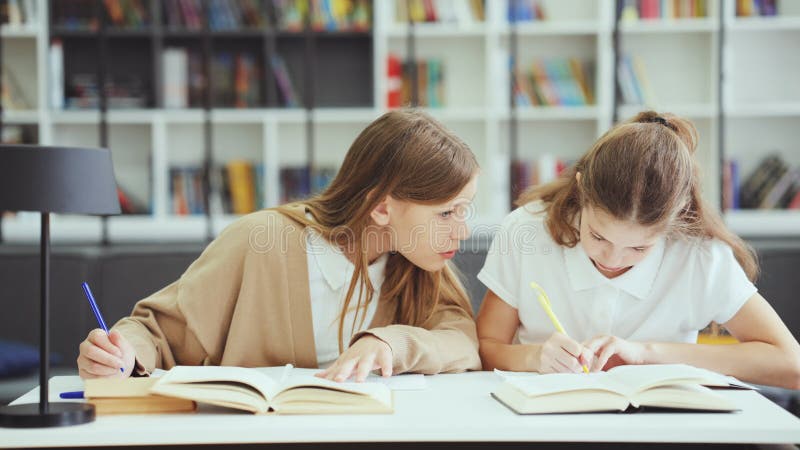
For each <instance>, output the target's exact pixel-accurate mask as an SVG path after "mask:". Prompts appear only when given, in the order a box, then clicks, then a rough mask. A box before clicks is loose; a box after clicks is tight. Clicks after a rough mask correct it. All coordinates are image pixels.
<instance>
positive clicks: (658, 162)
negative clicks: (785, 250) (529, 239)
mask: <svg viewBox="0 0 800 450" xmlns="http://www.w3.org/2000/svg"><path fill="white" fill-rule="evenodd" d="M696 148H697V130H696V129H695V127H694V125H692V123H691V122H689V121H688V120H686V119H683V118H681V117H678V116H675V115H672V114H658V113H656V112H654V111H646V112H642V113H639V114H638V115H637V116H636V117H634V118H632V119H630V120H628V121H627V122H624V123H621V124H619V125H617V126H615V127H613V128H612V129H611V130H609V131H608V132H606V133H605V134H604V135H603V136H602V137H600V139H598V140H597V142H595V143H594V145H593V146H592V148H591V149H590V150H589V151H588V152H586V153H585V154H584V155H583V156H582V157H581V158H580V159H579V160H578V162H577V163H576V164H575V165H573V166H572V167H570V168H569V169H567V170H565V171H564V172H563V173H562V174H561V176H559V178H557V179H556V180H555V181H553V182H551V183H548V184H544V185H540V186H533V187H530V188H528V190H526V191H525V192H523V193H522V195H520V198H519V199H518V200H517V204H518V205H520V206H521V205H524V204H527V203H529V202H531V201H534V200H542V201H543V202H544V203H545V208H546V212H547V218H546V224H547V228H548V231H549V232H550V235H551V236H553V239H555V241H556V242H557V243H559V244H560V245H565V246H568V247H573V246H575V245H576V244H577V243H578V241H579V240H580V232H579V230H578V229H577V228H576V227H575V223H576V219H577V218H578V216H579V214H580V212H581V209H582V208H583V206H584V205H591V206H592V207H598V208H600V209H602V210H603V211H605V212H607V213H608V214H610V215H611V216H612V217H614V218H616V219H617V220H624V221H633V222H635V223H638V224H640V225H644V226H657V227H658V226H661V227H663V228H664V229H665V231H669V232H678V233H681V234H683V235H686V236H697V237H704V238H717V239H719V240H721V241H723V242H725V243H726V244H728V245H729V246H730V247H731V248H732V249H733V253H734V255H735V256H736V260H737V261H738V262H739V264H740V265H741V266H742V269H744V271H745V273H746V274H747V276H748V278H750V280H751V281H755V279H756V278H757V277H758V272H759V268H758V261H757V260H756V255H755V252H754V251H753V250H752V248H751V247H750V246H749V245H747V244H746V243H745V242H744V241H743V240H742V239H741V238H740V237H739V236H737V235H736V234H734V233H733V232H731V231H730V230H729V229H728V227H727V226H725V223H724V222H723V220H722V218H721V217H720V215H719V214H718V213H717V212H716V211H715V210H714V208H712V207H711V206H709V205H708V204H707V202H706V201H705V200H704V199H703V197H702V192H701V181H700V171H699V168H698V165H697V161H696V160H695V158H694V153H695V150H696ZM576 172H580V173H581V177H580V182H579V181H578V180H577V179H576V177H575V174H576Z"/></svg>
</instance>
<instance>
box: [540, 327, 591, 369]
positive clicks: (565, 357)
mask: <svg viewBox="0 0 800 450" xmlns="http://www.w3.org/2000/svg"><path fill="white" fill-rule="evenodd" d="M593 359H594V354H593V353H592V352H591V351H590V350H589V349H587V348H586V347H584V346H583V344H581V343H580V342H576V341H573V340H572V339H570V337H569V336H567V335H565V334H562V333H558V332H556V333H553V334H552V335H550V337H549V338H548V339H547V340H546V341H545V342H544V344H542V349H541V352H540V354H539V373H581V372H583V367H582V366H583V365H586V366H587V367H591V366H592V360H593Z"/></svg>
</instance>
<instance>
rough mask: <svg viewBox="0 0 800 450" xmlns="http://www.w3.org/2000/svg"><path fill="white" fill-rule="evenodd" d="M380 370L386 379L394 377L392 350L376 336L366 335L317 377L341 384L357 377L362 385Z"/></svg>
mask: <svg viewBox="0 0 800 450" xmlns="http://www.w3.org/2000/svg"><path fill="white" fill-rule="evenodd" d="M378 369H380V371H381V375H382V376H384V377H389V376H391V375H392V348H391V347H389V344H387V343H386V342H383V341H382V340H380V339H378V338H376V337H375V336H371V335H365V336H364V337H362V338H360V339H359V340H357V341H356V342H355V343H354V344H353V345H351V346H350V348H348V349H347V350H345V351H344V353H342V354H341V355H339V359H337V360H336V362H335V363H333V365H332V366H330V367H328V368H327V369H325V370H323V371H322V372H319V373H317V374H316V376H318V377H320V378H327V379H328V380H333V381H338V382H340V383H341V382H343V381H345V380H347V379H348V378H350V376H352V375H355V377H356V381H357V382H359V383H360V382H362V381H364V380H366V379H367V375H369V373H370V372H372V371H373V370H378Z"/></svg>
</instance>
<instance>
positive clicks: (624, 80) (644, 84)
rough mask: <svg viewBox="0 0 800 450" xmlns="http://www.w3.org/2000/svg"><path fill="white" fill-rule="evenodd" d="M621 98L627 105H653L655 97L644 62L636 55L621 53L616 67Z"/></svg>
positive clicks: (655, 101)
mask: <svg viewBox="0 0 800 450" xmlns="http://www.w3.org/2000/svg"><path fill="white" fill-rule="evenodd" d="M617 75H618V83H619V88H620V89H619V90H620V94H621V95H622V98H621V100H622V101H623V102H624V103H626V104H629V105H655V104H656V103H657V99H656V97H655V94H654V93H653V89H652V87H651V85H650V80H649V78H648V77H647V72H646V71H645V67H644V62H643V61H642V59H641V58H640V57H639V56H637V55H628V54H626V55H622V57H621V58H620V60H619V67H617Z"/></svg>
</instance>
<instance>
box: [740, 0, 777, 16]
mask: <svg viewBox="0 0 800 450" xmlns="http://www.w3.org/2000/svg"><path fill="white" fill-rule="evenodd" d="M777 3H778V2H777V0H736V16H737V17H756V16H764V17H773V16H776V15H778V8H777Z"/></svg>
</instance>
